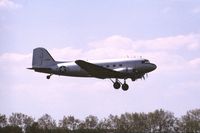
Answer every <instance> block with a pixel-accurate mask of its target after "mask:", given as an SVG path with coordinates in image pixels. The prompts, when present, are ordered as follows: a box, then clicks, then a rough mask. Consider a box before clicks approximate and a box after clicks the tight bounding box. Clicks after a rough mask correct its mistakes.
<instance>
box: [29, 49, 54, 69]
mask: <svg viewBox="0 0 200 133" xmlns="http://www.w3.org/2000/svg"><path fill="white" fill-rule="evenodd" d="M53 65H56V62H55V60H54V59H53V58H52V57H51V55H50V54H49V52H48V51H47V50H46V49H44V48H35V49H34V50H33V60H32V67H33V68H36V67H38V68H39V67H40V68H47V67H50V66H53Z"/></svg>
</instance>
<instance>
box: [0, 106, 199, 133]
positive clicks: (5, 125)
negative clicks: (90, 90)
mask: <svg viewBox="0 0 200 133" xmlns="http://www.w3.org/2000/svg"><path fill="white" fill-rule="evenodd" d="M24 132H25V133H133V132H198V133H199V132H200V109H194V110H190V111H188V112H187V113H186V114H185V115H183V116H182V117H180V118H177V117H175V116H174V114H173V113H172V112H169V111H165V110H162V109H160V110H155V111H154V112H149V113H124V114H121V115H109V116H108V118H104V119H101V120H99V119H98V118H97V117H96V116H93V115H89V116H87V117H86V118H85V119H84V120H79V119H77V118H75V117H74V116H64V117H63V119H62V120H59V121H58V122H56V120H54V119H53V118H52V117H51V116H50V115H48V114H44V115H43V116H42V117H40V118H39V119H38V120H35V119H34V118H33V117H31V116H28V115H25V114H22V113H12V115H11V116H9V117H8V118H7V117H6V115H3V114H0V133H24Z"/></svg>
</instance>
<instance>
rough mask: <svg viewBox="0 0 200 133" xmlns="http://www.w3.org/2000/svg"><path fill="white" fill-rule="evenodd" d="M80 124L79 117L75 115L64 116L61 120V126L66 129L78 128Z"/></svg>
mask: <svg viewBox="0 0 200 133" xmlns="http://www.w3.org/2000/svg"><path fill="white" fill-rule="evenodd" d="M79 124H80V120H79V119H75V118H74V116H68V117H66V116H64V117H63V119H62V120H60V122H59V126H60V127H62V128H64V129H69V130H75V129H78V127H79Z"/></svg>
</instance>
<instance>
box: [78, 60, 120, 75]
mask: <svg viewBox="0 0 200 133" xmlns="http://www.w3.org/2000/svg"><path fill="white" fill-rule="evenodd" d="M75 63H76V64H77V65H79V66H80V67H81V68H82V69H84V70H85V71H87V72H88V73H89V74H90V75H91V76H94V77H97V78H113V77H121V76H122V75H123V74H122V73H120V72H117V71H113V70H111V69H107V68H104V67H101V66H98V65H95V64H92V63H89V62H86V61H83V60H76V61H75Z"/></svg>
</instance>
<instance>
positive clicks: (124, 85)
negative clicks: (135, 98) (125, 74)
mask: <svg viewBox="0 0 200 133" xmlns="http://www.w3.org/2000/svg"><path fill="white" fill-rule="evenodd" d="M128 88H129V86H128V84H126V83H124V84H123V85H122V90H124V91H127V90H128Z"/></svg>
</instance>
